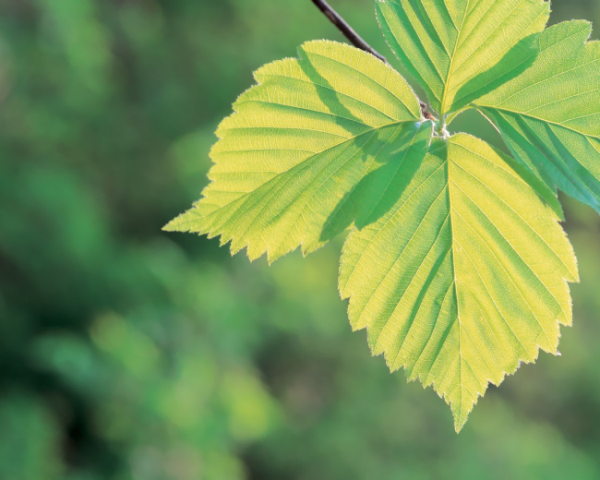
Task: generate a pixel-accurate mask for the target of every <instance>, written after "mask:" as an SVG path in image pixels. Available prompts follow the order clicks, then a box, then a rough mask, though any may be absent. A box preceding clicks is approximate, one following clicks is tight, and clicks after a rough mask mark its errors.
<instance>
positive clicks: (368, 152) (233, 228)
mask: <svg viewBox="0 0 600 480" xmlns="http://www.w3.org/2000/svg"><path fill="white" fill-rule="evenodd" d="M299 54H300V59H286V60H282V61H278V62H275V63H272V64H269V65H266V66H265V67H263V68H261V69H260V70H258V71H257V72H256V73H255V77H256V80H257V82H258V83H259V85H258V86H255V87H254V88H252V89H250V90H249V91H247V92H246V93H244V94H243V95H241V96H240V97H239V99H238V100H237V101H236V102H235V104H234V109H235V111H236V113H235V114H233V115H232V116H231V117H229V118H227V119H225V121H224V122H223V123H222V124H221V126H220V127H219V129H218V132H217V134H218V135H219V137H220V141H219V142H218V143H217V144H216V145H215V146H214V148H213V150H212V154H211V156H212V159H213V160H214V162H215V165H214V166H213V167H212V169H211V170H210V172H209V178H210V179H211V180H212V183H211V184H210V185H209V186H208V187H207V188H206V189H205V190H204V192H203V195H204V198H202V199H201V200H200V201H199V202H198V203H197V204H196V205H195V207H194V208H193V209H192V210H190V211H188V212H187V213H185V214H183V215H182V216H180V217H178V218H177V219H175V220H173V221H172V222H171V223H170V224H169V225H167V227H166V229H167V230H171V231H175V230H177V231H189V232H197V233H200V234H208V235H209V236H210V237H214V236H217V235H221V241H222V243H227V242H228V241H231V242H232V244H231V250H232V252H234V253H235V252H237V251H239V250H240V249H242V248H244V247H248V256H249V257H250V258H251V259H255V258H257V257H259V256H261V255H262V254H263V253H265V252H268V258H269V261H273V260H275V259H276V258H278V257H280V256H282V255H284V254H286V253H288V252H290V251H291V250H294V249H295V248H297V247H298V246H299V245H302V250H303V252H304V253H307V252H310V251H313V250H315V249H316V248H318V247H319V246H321V245H322V244H323V243H325V242H326V241H327V240H328V238H329V237H330V236H331V235H333V234H335V232H336V231H338V230H339V229H343V228H345V227H346V226H348V225H349V224H350V223H351V222H352V221H353V220H354V218H350V217H352V215H360V214H361V212H360V211H359V209H358V208H357V207H356V205H355V204H354V203H352V204H351V203H350V202H349V200H351V201H352V202H356V203H358V202H362V199H361V198H357V193H359V192H365V194H366V195H367V196H369V195H370V192H371V191H372V190H373V189H375V191H377V190H379V191H382V189H383V188H385V185H386V182H387V178H386V175H385V174H384V175H383V176H382V175H381V173H379V174H378V173H377V170H379V169H383V172H384V173H385V172H386V171H388V170H389V169H391V170H394V169H395V168H396V167H395V165H396V164H398V163H402V162H403V161H413V158H414V161H417V162H418V160H419V157H423V156H424V155H425V154H426V151H427V147H428V145H429V143H430V139H431V130H432V124H431V122H422V121H421V120H422V119H421V109H420V106H419V102H418V100H417V98H416V96H415V95H414V93H413V91H412V90H411V88H410V87H409V86H408V84H407V83H406V81H405V80H404V79H403V78H402V77H401V76H400V75H399V74H398V73H397V72H396V71H394V70H393V69H392V68H391V67H389V66H388V65H386V64H384V63H383V62H381V61H380V60H378V59H376V58H375V57H373V56H372V55H370V54H368V53H365V52H362V51H360V50H358V49H356V48H353V47H350V46H347V45H343V44H340V43H335V42H328V41H317V42H310V43H306V44H304V45H303V46H302V47H301V48H300V49H299ZM367 177H368V178H367ZM362 180H364V181H363V182H361V181H362ZM373 181H374V184H373ZM358 196H359V197H360V194H359V195H358ZM375 198H376V197H375ZM372 203H373V200H372V199H371V198H367V199H366V200H365V201H364V206H363V207H362V209H363V210H364V208H366V206H367V205H369V204H372ZM349 216H350V217H349ZM330 217H331V218H330ZM344 222H348V223H347V224H344ZM325 227H327V228H325ZM324 230H326V231H327V232H328V233H327V234H324ZM328 235H329V236H328Z"/></svg>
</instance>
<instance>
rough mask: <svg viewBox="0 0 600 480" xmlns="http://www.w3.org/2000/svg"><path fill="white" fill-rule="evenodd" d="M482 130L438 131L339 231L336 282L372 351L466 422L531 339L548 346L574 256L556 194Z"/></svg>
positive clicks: (563, 315) (564, 317)
mask: <svg viewBox="0 0 600 480" xmlns="http://www.w3.org/2000/svg"><path fill="white" fill-rule="evenodd" d="M523 170H524V169H523V167H518V166H517V165H515V164H514V161H511V160H509V159H507V158H504V157H502V156H501V155H500V154H498V153H496V152H495V151H494V150H492V148H490V147H489V146H488V145H487V144H485V143H484V142H482V141H481V140H477V139H475V138H473V137H470V136H468V135H465V134H460V135H456V136H454V137H452V138H450V139H449V140H448V142H445V141H442V140H436V141H435V142H434V144H433V145H432V149H431V152H430V153H429V154H428V156H427V157H426V158H425V159H424V160H423V162H422V165H421V166H420V168H419V170H418V173H417V174H416V175H414V176H413V177H411V176H410V175H407V174H406V172H404V171H402V170H399V171H398V173H397V175H398V183H399V186H400V188H401V190H402V194H401V195H400V196H399V197H398V198H397V200H396V202H395V203H394V205H393V207H392V208H390V209H389V210H388V211H387V213H386V214H385V215H384V216H382V217H381V218H379V219H377V220H376V221H374V222H373V223H371V224H369V225H368V226H366V227H365V228H363V229H362V230H356V231H354V232H353V233H352V234H351V235H350V236H349V238H348V240H347V242H346V244H345V246H344V252H343V255H342V263H341V272H340V291H341V294H342V296H343V297H350V307H349V315H350V321H351V323H352V326H353V327H354V328H355V329H362V328H367V330H368V339H369V344H370V346H371V349H372V351H373V353H374V354H375V355H379V354H384V355H385V358H386V360H387V363H388V365H389V367H390V368H391V369H392V370H397V369H399V368H401V367H404V368H405V369H406V371H407V375H408V377H409V379H416V378H419V379H420V380H421V381H422V382H423V384H424V385H426V386H427V385H433V386H434V388H435V390H436V391H437V392H438V393H439V394H440V395H443V396H444V397H445V399H446V400H447V401H448V402H449V403H450V404H451V407H452V412H453V414H454V417H455V424H456V429H457V430H460V429H461V428H462V426H463V425H464V423H465V421H466V419H467V416H468V414H469V412H470V411H471V409H472V406H473V404H474V403H475V402H476V401H477V397H478V396H479V395H483V393H484V392H485V390H486V388H487V384H488V382H492V383H494V384H499V383H500V382H501V381H502V379H503V378H504V376H505V374H506V373H512V372H514V371H515V370H516V369H517V367H518V365H519V362H521V361H525V362H532V361H534V360H535V358H536V357H537V352H538V348H542V349H543V350H545V351H548V352H555V351H556V348H557V344H558V339H559V323H560V324H563V325H570V323H571V304H570V296H569V289H568V285H567V283H566V280H568V281H575V280H577V267H576V263H575V258H574V255H573V252H572V249H571V246H570V244H569V242H568V241H567V239H566V236H565V234H564V232H563V231H562V229H561V227H560V226H559V224H558V220H559V219H560V217H559V215H558V213H557V209H559V208H560V207H559V206H558V205H557V202H556V199H555V198H554V197H553V195H552V193H551V192H550V190H549V189H548V188H547V187H545V185H544V184H543V183H542V182H539V181H538V182H536V181H532V179H531V178H529V180H530V182H527V181H526V180H525V179H526V178H528V177H527V173H526V172H524V171H523Z"/></svg>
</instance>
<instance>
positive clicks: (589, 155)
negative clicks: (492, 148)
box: [475, 21, 600, 212]
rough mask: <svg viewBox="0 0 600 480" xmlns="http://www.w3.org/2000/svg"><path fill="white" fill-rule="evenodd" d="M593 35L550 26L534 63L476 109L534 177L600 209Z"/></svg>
mask: <svg viewBox="0 0 600 480" xmlns="http://www.w3.org/2000/svg"><path fill="white" fill-rule="evenodd" d="M590 33H591V25H590V24H589V23H588V22H583V21H572V22H565V23H562V24H559V25H556V26H554V27H552V28H549V29H548V30H546V31H545V32H544V33H543V34H542V36H541V37H540V53H539V56H538V58H537V60H536V61H535V63H534V65H533V66H532V67H531V68H530V69H528V70H527V71H525V72H524V73H523V74H522V75H520V76H519V77H517V78H515V79H514V80H512V81H510V82H508V83H507V84H505V85H503V86H502V87H500V88H498V89H497V90H495V91H494V92H492V93H490V94H488V95H486V96H485V97H483V98H481V99H479V100H478V101H477V102H475V104H476V105H477V106H478V108H479V109H480V111H481V112H482V113H483V114H484V115H486V116H487V117H488V118H489V119H490V120H491V121H493V123H494V124H495V125H496V126H497V128H498V129H499V131H500V133H501V134H502V137H503V138H504V140H505V141H506V143H507V144H508V146H509V147H510V149H511V151H512V152H513V153H514V155H515V156H516V157H517V158H518V159H520V160H522V161H523V162H524V163H525V164H526V165H527V166H528V167H529V168H530V169H531V170H532V171H533V172H536V173H537V174H538V175H539V176H540V177H541V178H543V179H544V180H545V181H546V182H547V183H548V184H549V185H551V186H552V187H553V188H559V189H561V190H562V191H564V192H565V193H567V194H568V195H570V196H572V197H574V198H576V199H577V200H579V201H581V202H583V203H585V204H587V205H590V206H592V207H593V208H595V209H596V210H597V211H598V212H600V71H599V68H600V43H598V42H586V41H587V39H588V38H589V36H590Z"/></svg>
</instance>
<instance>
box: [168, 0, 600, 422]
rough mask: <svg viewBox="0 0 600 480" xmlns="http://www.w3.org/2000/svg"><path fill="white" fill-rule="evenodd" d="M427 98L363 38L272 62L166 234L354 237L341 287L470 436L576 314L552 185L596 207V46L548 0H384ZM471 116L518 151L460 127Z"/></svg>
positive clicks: (571, 260) (352, 311)
mask: <svg viewBox="0 0 600 480" xmlns="http://www.w3.org/2000/svg"><path fill="white" fill-rule="evenodd" d="M375 4H376V11H377V18H378V20H379V23H380V25H381V29H382V31H383V34H384V36H385V38H386V40H387V42H388V44H389V46H390V47H391V49H392V50H393V52H394V53H395V54H396V56H397V57H398V59H399V60H400V62H401V65H402V67H403V69H404V71H405V72H406V73H407V74H408V75H409V76H410V77H411V78H412V79H413V80H414V81H415V82H416V83H417V84H418V85H419V86H420V87H421V88H422V89H423V90H424V91H425V92H426V94H427V99H428V101H429V104H430V105H431V108H432V109H433V110H434V112H435V113H434V115H435V117H436V119H435V120H429V119H426V118H424V116H423V113H422V111H421V107H420V103H419V99H418V98H417V96H416V95H415V93H414V91H413V90H412V88H411V86H410V85H409V83H408V82H407V81H406V80H405V79H404V78H403V77H402V76H401V74H400V73H398V72H397V71H395V70H394V69H393V68H392V67H390V66H389V65H387V64H385V63H383V62H382V61H380V60H379V59H377V58H375V57H374V56H373V55H370V54H369V53H366V52H363V51H361V50H358V49H356V48H354V47H351V46H348V45H344V44H340V43H336V42H330V41H314V42H309V43H306V44H304V45H303V46H301V47H300V48H299V57H298V58H294V59H285V60H281V61H277V62H274V63H271V64H268V65H266V66H264V67H262V68H261V69H259V70H258V71H257V72H256V73H255V78H256V81H257V83H258V84H257V85H256V86H255V87H253V88H251V89H250V90H248V91H247V92H245V93H244V94H242V95H241V96H240V97H239V98H238V100H237V101H236V102H235V103H234V105H233V108H234V111H235V113H234V114H233V115H232V116H230V117H229V118H227V119H225V120H224V121H223V123H222V124H221V126H220V127H219V129H218V131H217V135H218V136H219V141H218V142H217V143H216V145H215V146H214V148H213V150H212V153H211V157H212V159H213V161H214V163H215V165H214V166H213V167H212V169H211V171H210V173H209V177H210V179H211V180H212V183H210V185H209V186H208V187H207V188H206V189H205V190H204V192H203V198H202V199H201V200H199V201H198V202H197V203H196V204H195V205H194V207H193V208H192V209H191V210H189V211H188V212H186V213H184V214H183V215H181V216H180V217H178V218H176V219H175V220H173V221H172V222H171V223H170V224H169V225H167V227H166V229H167V230H170V231H186V232H194V233H198V234H206V235H208V236H209V237H215V236H220V237H221V242H222V243H223V244H225V243H228V242H231V250H232V253H235V252H238V251H239V250H241V249H243V248H247V251H248V256H249V257H250V259H255V258H258V257H260V256H262V255H263V254H267V256H268V259H269V261H270V262H272V261H274V260H276V259H277V258H279V257H281V256H282V255H285V254H286V253H288V252H290V251H292V250H295V249H296V248H298V247H301V249H302V251H303V253H305V254H307V253H310V252H312V251H314V250H316V249H317V248H319V247H321V246H322V245H324V244H325V243H327V242H328V241H329V240H331V239H332V238H334V237H335V236H336V235H337V234H339V233H341V232H343V231H345V230H348V229H349V230H350V233H349V235H348V237H347V239H346V242H345V245H344V248H343V253H342V258H341V266H340V279H339V289H340V292H341V295H342V297H343V298H349V299H350V302H349V317H350V322H351V324H352V327H353V328H354V329H356V330H359V329H366V330H367V333H368V341H369V345H370V347H371V349H372V352H373V354H376V355H379V354H382V355H384V356H385V359H386V361H387V363H388V365H389V367H390V368H391V369H392V370H397V369H400V368H402V367H403V368H404V369H405V370H406V373H407V376H408V378H409V379H411V380H412V379H417V378H418V379H420V380H421V382H422V383H423V384H424V385H425V386H429V385H431V386H433V388H434V389H435V390H436V392H438V394H439V395H440V396H443V397H444V398H445V400H446V401H447V402H448V403H449V404H450V406H451V409H452V413H453V415H454V418H455V426H456V429H457V431H459V430H460V429H461V428H462V427H463V426H464V424H465V422H466V420H467V417H468V415H469V413H470V411H471V410H472V408H473V406H474V404H475V403H476V402H477V399H478V397H479V396H482V395H483V394H484V393H485V391H486V389H487V386H488V384H489V383H493V384H496V385H498V384H500V383H501V382H502V380H503V378H504V377H505V375H507V374H511V373H513V372H514V371H515V370H516V369H517V368H518V366H519V365H520V363H521V362H534V361H535V359H536V358H537V355H538V351H539V349H542V350H544V351H546V352H550V353H555V354H556V353H557V347H558V342H559V338H560V331H559V327H560V325H570V324H571V322H572V312H571V299H570V294H569V287H568V283H567V282H576V281H578V271H577V264H576V260H575V256H574V254H573V250H572V247H571V245H570V244H569V242H568V240H567V238H566V235H565V233H564V231H563V230H562V228H561V226H560V223H559V222H560V221H561V220H563V213H562V209H561V206H560V203H559V202H558V200H557V191H558V190H562V191H563V192H565V193H566V194H567V195H570V196H572V197H573V198H575V199H577V200H579V201H581V202H583V203H585V204H587V205H590V206H591V207H593V208H595V209H596V210H597V211H599V212H600V121H599V120H600V75H599V73H598V64H599V62H600V44H599V43H596V42H589V41H588V38H589V36H590V32H591V26H590V24H589V23H588V22H583V21H570V22H565V23H562V24H559V25H557V26H554V27H551V28H546V24H547V22H548V18H549V14H550V5H549V3H548V2H546V1H543V0H428V1H424V0H377V1H376V2H375ZM467 109H476V110H478V111H479V112H480V113H481V114H482V115H483V116H484V117H485V118H486V119H488V120H489V121H490V122H491V123H492V124H493V125H494V126H495V127H496V129H497V130H498V131H499V132H500V134H501V135H502V138H503V139H504V141H505V143H506V145H507V146H508V148H509V149H510V152H511V153H512V156H507V155H504V154H502V153H501V152H499V151H497V150H495V149H494V148H492V147H491V146H490V145H488V144H486V143H485V142H483V141H482V140H480V139H477V138H475V137H473V136H471V135H468V134H465V133H459V134H456V135H450V134H449V133H448V126H449V124H450V123H451V122H452V121H453V120H454V119H455V118H456V116H457V115H459V114H460V113H461V112H464V111H465V110H467Z"/></svg>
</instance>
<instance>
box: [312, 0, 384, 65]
mask: <svg viewBox="0 0 600 480" xmlns="http://www.w3.org/2000/svg"><path fill="white" fill-rule="evenodd" d="M312 1H313V3H314V4H315V5H316V6H317V8H318V9H319V10H321V11H322V12H323V13H324V14H325V16H326V17H327V18H328V19H329V20H330V21H331V23H333V24H334V25H335V26H336V27H337V28H338V29H339V30H340V32H342V33H343V34H344V36H345V37H346V38H347V39H348V40H350V43H352V45H354V46H355V47H356V48H360V49H361V50H364V51H365V52H369V53H370V54H371V55H374V56H376V57H377V58H378V59H379V60H381V61H382V62H384V63H387V60H386V59H385V57H384V56H383V55H381V54H380V53H377V51H376V50H375V49H374V48H373V47H371V46H370V45H369V44H368V43H367V42H365V41H364V40H363V39H362V37H361V36H360V35H359V34H358V33H356V32H355V31H354V29H353V28H352V27H351V26H350V25H348V24H347V23H346V21H345V20H344V19H343V18H342V17H340V15H339V14H338V13H337V12H336V11H335V10H334V9H333V8H331V6H330V5H329V4H328V3H327V2H326V1H325V0H312Z"/></svg>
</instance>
